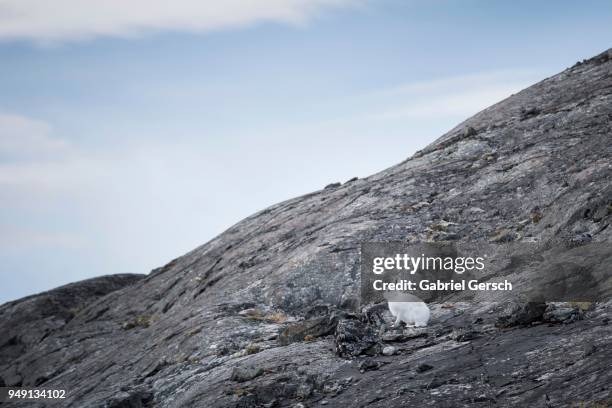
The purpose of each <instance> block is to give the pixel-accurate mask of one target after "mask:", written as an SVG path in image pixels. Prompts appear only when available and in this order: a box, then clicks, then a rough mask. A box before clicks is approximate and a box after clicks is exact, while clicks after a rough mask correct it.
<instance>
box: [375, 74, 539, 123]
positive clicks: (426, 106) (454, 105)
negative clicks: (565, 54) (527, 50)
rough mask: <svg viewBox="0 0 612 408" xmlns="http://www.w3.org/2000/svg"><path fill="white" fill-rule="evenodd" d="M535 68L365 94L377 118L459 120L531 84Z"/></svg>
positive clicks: (398, 87)
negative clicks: (373, 101)
mask: <svg viewBox="0 0 612 408" xmlns="http://www.w3.org/2000/svg"><path fill="white" fill-rule="evenodd" d="M542 76H543V75H542V73H541V72H539V71H538V70H524V69H516V70H505V71H491V72H481V73H474V74H467V75H462V76H453V77H446V78H438V79H433V80H427V81H421V82H414V83H409V84H400V85H397V86H394V87H391V88H388V89H383V90H381V91H377V92H373V93H371V94H370V95H369V97H370V98H372V100H377V101H378V105H379V107H378V108H377V109H375V110H373V113H372V114H370V115H368V117H370V118H372V119H378V120H411V121H423V120H432V119H435V120H444V119H452V120H460V119H466V118H467V117H469V116H471V115H474V114H476V113H478V112H479V111H481V110H483V109H485V108H487V107H488V106H490V105H492V104H494V103H496V102H499V101H501V100H502V99H505V98H507V97H509V96H510V95H512V94H514V93H516V92H518V91H520V90H522V89H524V88H526V87H527V86H529V85H531V84H533V83H534V82H536V81H537V80H538V79H541V78H542ZM381 106H382V108H381Z"/></svg>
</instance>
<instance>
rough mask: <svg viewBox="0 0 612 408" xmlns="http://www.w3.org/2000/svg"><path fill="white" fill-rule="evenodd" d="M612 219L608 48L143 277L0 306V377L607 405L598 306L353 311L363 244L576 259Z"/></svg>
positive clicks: (243, 401)
mask: <svg viewBox="0 0 612 408" xmlns="http://www.w3.org/2000/svg"><path fill="white" fill-rule="evenodd" d="M406 143H407V144H408V143H410V141H409V140H408V139H407V141H406ZM397 148H398V149H401V146H397ZM611 222H612V50H609V51H607V52H604V53H602V54H600V55H598V56H596V57H594V58H591V59H589V60H586V61H583V62H581V63H578V64H576V65H575V66H573V67H571V68H569V69H567V70H565V71H563V72H561V73H560V74H558V75H555V76H554V77H551V78H548V79H545V80H544V81H542V82H540V83H538V84H535V85H533V86H532V87H530V88H528V89H525V90H523V91H522V92H519V93H518V94H516V95H513V96H511V97H510V98H508V99H506V100H504V101H502V102H500V103H498V104H496V105H493V106H491V107H490V108H488V109H486V110H484V111H482V112H480V113H478V114H477V115H475V116H473V117H472V118H470V119H468V120H466V121H465V122H463V123H461V124H460V125H458V126H457V127H456V128H454V129H452V130H450V131H449V132H448V133H447V134H445V135H443V136H442V137H441V138H440V139H438V140H437V141H436V142H434V143H433V144H431V145H430V146H428V147H427V148H426V149H424V150H423V151H420V152H418V153H417V154H415V155H414V156H413V157H412V158H410V159H408V160H406V161H404V162H402V163H400V164H398V165H396V166H394V167H391V168H389V169H387V170H385V171H382V172H380V173H378V174H375V175H373V176H370V177H368V178H365V179H353V180H350V181H347V182H346V183H344V184H338V183H334V184H331V185H329V186H327V187H326V188H324V189H323V190H321V191H317V192H314V193H312V194H308V195H305V196H302V197H299V198H295V199H292V200H289V201H286V202H283V203H280V204H277V205H274V206H272V207H269V208H267V209H265V210H263V211H261V212H259V213H257V214H255V215H253V216H251V217H249V218H247V219H245V220H243V221H241V222H239V223H238V224H236V225H235V226H233V227H232V228H230V229H228V230H227V231H226V232H224V233H223V234H221V235H219V236H218V237H217V238H215V239H213V240H212V241H210V242H208V243H207V244H205V245H203V246H201V247H199V248H197V249H195V250H193V251H192V252H190V253H188V254H186V255H184V256H182V257H180V258H177V259H175V260H173V261H172V262H170V263H169V264H167V265H165V266H164V267H161V268H159V269H156V270H154V271H152V272H151V273H150V274H149V275H147V276H146V277H144V278H141V279H140V278H137V277H123V278H112V277H109V278H101V279H100V280H94V281H90V283H96V284H97V283H99V285H100V289H99V290H97V289H94V290H93V292H92V291H90V289H87V290H84V289H83V286H82V285H81V284H75V285H73V286H68V287H65V288H61V289H58V290H56V291H51V292H48V293H47V294H43V295H39V296H35V297H31V298H29V299H24V300H22V301H17V302H12V303H9V304H6V305H3V306H2V307H0V330H1V333H2V334H1V337H0V383H4V384H5V385H7V386H39V387H45V388H54V389H56V388H61V389H66V390H67V395H68V398H67V399H66V400H65V401H63V402H62V403H61V404H60V405H61V406H72V407H317V406H320V405H323V406H325V405H327V406H332V407H346V406H353V407H358V406H368V407H369V406H371V407H386V408H388V407H404V406H417V407H423V406H432V407H433V406H435V407H445V406H448V407H460V406H482V407H489V406H519V407H525V406H536V407H539V406H541V407H549V406H554V407H558V406H607V404H610V403H611V401H612V397H611V396H610V390H609V385H610V384H612V378H611V375H610V365H611V362H612V351H611V350H612V347H611V340H612V329H611V327H610V325H609V324H608V322H609V316H610V311H611V307H612V304H610V303H609V302H605V301H604V302H599V303H595V304H586V303H564V304H546V303H529V304H516V303H515V304H497V303H491V302H486V303H485V302H478V301H473V302H469V303H457V302H455V303H440V304H431V305H430V306H431V308H432V321H431V324H430V325H429V326H428V327H427V328H425V329H418V330H417V329H403V330H402V329H392V328H390V325H389V323H391V317H390V315H389V314H388V312H386V311H385V305H384V304H382V305H362V304H360V301H359V285H360V280H359V245H360V243H361V242H364V241H408V242H417V241H470V240H471V241H477V240H482V241H487V242H490V241H503V242H524V243H530V244H532V245H534V246H538V248H543V249H545V248H552V247H554V248H580V247H581V246H585V245H586V244H588V243H591V242H594V243H596V242H601V243H606V242H608V243H612V228H610V227H609V224H610V223H611ZM599 248H604V250H600V252H598V253H596V254H595V256H597V257H601V259H602V262H604V261H605V262H608V265H609V260H610V257H611V256H612V246H610V248H611V249H610V250H608V249H607V248H608V247H607V246H605V245H603V246H601V245H600V246H599ZM597 259H600V258H597ZM519 272H520V271H519ZM524 273H533V271H531V272H529V271H527V270H526V271H525V272H524ZM609 284H610V281H609V279H608V280H607V281H604V282H601V285H602V286H601V287H602V288H604V289H603V292H604V294H607V295H609V294H610V292H609V290H610V288H609ZM606 285H608V286H606ZM57 291H61V293H60V292H57ZM71 291H73V292H71ZM86 292H87V293H86ZM109 292H110V293H109ZM58 293H59V294H58ZM73 294H74V301H71V300H70V299H72V296H73ZM65 302H67V303H65ZM64 303H65V304H64ZM581 404H583V405H581ZM598 404H599V405H598ZM8 405H9V406H10V404H8ZM35 405H36V404H35ZM38 405H40V406H52V405H53V404H51V403H48V402H47V403H46V405H45V404H43V403H40V404H38ZM15 406H23V405H17V404H15Z"/></svg>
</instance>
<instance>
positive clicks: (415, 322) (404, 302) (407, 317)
mask: <svg viewBox="0 0 612 408" xmlns="http://www.w3.org/2000/svg"><path fill="white" fill-rule="evenodd" d="M384 297H385V299H387V300H388V301H389V311H390V312H391V314H392V315H393V317H395V323H394V324H393V327H397V326H399V325H400V322H404V323H406V326H409V327H410V326H414V327H425V326H427V322H429V316H430V312H429V308H428V307H427V305H426V304H425V302H423V301H422V300H421V299H419V298H418V297H416V296H414V295H410V294H406V293H399V294H392V293H389V292H387V293H385V294H384Z"/></svg>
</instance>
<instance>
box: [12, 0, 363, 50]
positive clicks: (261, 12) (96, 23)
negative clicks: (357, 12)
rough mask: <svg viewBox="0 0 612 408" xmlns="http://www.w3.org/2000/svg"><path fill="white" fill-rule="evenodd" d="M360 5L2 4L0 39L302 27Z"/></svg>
mask: <svg viewBox="0 0 612 408" xmlns="http://www.w3.org/2000/svg"><path fill="white" fill-rule="evenodd" d="M357 1H358V0H222V1H216V0H175V1H166V0H129V1H124V0H103V1H100V0H53V1H49V0H3V1H2V2H0V39H29V40H35V41H41V42H54V41H66V40H75V39H76V40H79V39H87V38H94V37H99V36H112V37H117V36H119V37H124V36H134V35H141V34H143V33H147V32H151V31H161V30H171V31H192V32H204V31H210V30H218V29H224V28H234V27H243V26H248V25H251V24H255V23H259V22H265V21H271V22H279V23H287V24H302V23H304V22H305V21H307V20H308V19H309V18H312V17H313V16H315V15H316V14H318V13H320V12H321V11H322V10H324V9H328V8H334V7H344V6H348V5H352V4H355V3H356V2H357Z"/></svg>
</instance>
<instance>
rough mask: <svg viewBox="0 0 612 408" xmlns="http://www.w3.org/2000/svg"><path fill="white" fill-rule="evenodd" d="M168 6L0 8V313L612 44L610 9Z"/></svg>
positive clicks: (596, 5)
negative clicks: (1, 307)
mask: <svg viewBox="0 0 612 408" xmlns="http://www.w3.org/2000/svg"><path fill="white" fill-rule="evenodd" d="M166 3H167V2H164V1H161V0H148V1H144V0H133V1H130V2H125V1H119V0H109V1H106V2H95V1H93V0H87V1H85V0H58V1H56V2H49V1H46V0H45V1H42V0H27V1H26V0H5V1H4V2H3V3H2V7H1V8H0V278H1V279H2V285H1V286H0V302H3V301H7V300H10V299H14V298H18V297H21V296H24V295H27V294H30V293H34V292H37V291H41V290H45V289H49V288H51V287H54V286H57V285H60V284H64V283H67V282H70V281H74V280H78V279H83V278H87V277H92V276H96V275H101V274H109V273H122V272H135V273H147V272H149V271H150V269H152V268H154V267H156V266H160V265H162V264H164V263H166V262H168V261H169V260H171V259H172V258H174V257H176V256H179V255H181V254H183V253H185V252H186V251H188V250H190V249H193V248H194V247H196V246H198V245H200V244H202V243H204V242H206V241H207V240H209V239H210V238H212V237H214V236H215V235H217V234H219V233H220V232H222V231H223V230H224V229H225V228H227V227H229V226H230V225H232V224H233V223H235V222H237V221H239V220H240V219H242V218H244V217H245V216H248V215H249V214H251V213H253V212H255V211H257V210H260V209H262V208H264V207H266V206H268V205H271V204H273V203H275V202H278V201H281V200H284V199H288V198H291V197H293V196H296V195H300V194H304V193H308V192H310V191H313V190H317V189H320V188H322V187H323V186H324V185H326V184H328V183H330V182H335V181H345V180H347V179H349V178H351V177H353V176H361V177H363V176H367V175H369V174H372V173H374V172H376V171H379V170H382V169H384V168H386V167H389V166H391V165H393V164H395V163H397V162H399V161H401V160H403V159H405V158H407V157H409V156H410V155H411V154H412V153H414V152H415V151H416V150H418V149H420V148H422V147H423V146H425V145H426V144H428V143H429V142H431V141H433V140H434V139H435V138H436V137H438V136H440V135H441V134H442V133H443V132H444V131H446V130H448V129H449V128H451V127H452V126H454V125H455V124H457V123H458V122H459V121H461V120H463V119H465V118H466V117H467V116H470V115H471V114H473V113H476V112H477V111H478V110H480V109H482V108H485V107H486V106H488V105H490V104H491V103H494V102H496V101H498V100H500V99H502V98H504V97H506V96H509V95H510V94H511V93H513V92H516V91H518V90H520V89H521V88H523V87H525V86H527V85H529V84H531V83H533V82H536V81H538V80H540V79H543V78H545V77H546V76H549V75H552V74H554V73H556V72H558V71H560V70H562V69H564V68H566V67H568V66H570V65H572V64H573V63H575V62H576V61H577V60H580V59H583V58H587V57H590V56H592V55H594V54H596V53H598V52H601V51H603V50H605V49H607V48H609V47H611V46H612V41H611V39H612V3H610V2H609V1H583V2H575V1H541V2H533V1H504V2H502V1H484V0H483V1H470V0H466V1H442V0H434V1H424V0H423V1H416V0H414V1H413V0H405V1H399V0H376V1H374V0H370V1H368V0H260V1H259V2H251V1H248V0H227V1H224V2H217V1H194V0H180V1H175V2H172V8H171V9H169V8H168V7H167V6H166ZM50 4H52V5H53V6H52V7H51V6H50ZM101 4H103V5H104V6H101ZM168 4H169V3H168Z"/></svg>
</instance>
